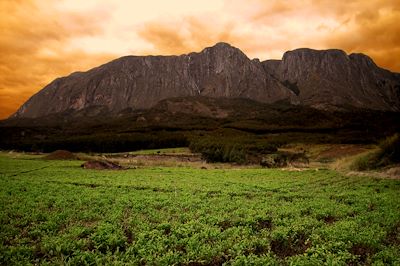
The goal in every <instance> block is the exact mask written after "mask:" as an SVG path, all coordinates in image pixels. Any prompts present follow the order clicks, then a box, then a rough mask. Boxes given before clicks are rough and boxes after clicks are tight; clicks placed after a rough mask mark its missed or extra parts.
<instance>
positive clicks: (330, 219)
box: [322, 215, 337, 224]
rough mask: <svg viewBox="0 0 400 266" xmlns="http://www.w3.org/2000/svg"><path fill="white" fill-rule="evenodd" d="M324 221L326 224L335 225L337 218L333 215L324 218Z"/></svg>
mask: <svg viewBox="0 0 400 266" xmlns="http://www.w3.org/2000/svg"><path fill="white" fill-rule="evenodd" d="M322 220H323V221H324V223H326V224H333V223H334V222H336V221H337V218H336V217H334V216H332V215H328V216H325V217H323V218H322Z"/></svg>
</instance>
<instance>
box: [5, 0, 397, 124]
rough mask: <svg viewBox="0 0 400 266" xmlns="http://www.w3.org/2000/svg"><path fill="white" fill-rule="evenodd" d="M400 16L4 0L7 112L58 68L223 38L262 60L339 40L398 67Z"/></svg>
mask: <svg viewBox="0 0 400 266" xmlns="http://www.w3.org/2000/svg"><path fill="white" fill-rule="evenodd" d="M399 21H400V1H398V0H369V1H364V0H356V1H351V0H347V1H342V0H338V1H330V0H293V1H289V0H287V1H278V0H276V1H273V0H269V1H267V0H193V1H189V0H168V1H166V0H146V1H143V0H85V1H82V0H58V1H53V0H1V1H0V119H2V118H6V117H8V116H9V115H10V114H12V113H13V112H15V111H16V109H17V108H18V107H19V106H20V105H21V104H22V103H24V102H25V101H26V100H27V99H28V98H29V97H30V96H31V95H32V94H34V93H35V92H37V91H38V90H40V89H41V88H42V87H43V86H45V85H46V84H48V83H49V82H51V81H52V80H53V79H55V78H57V77H59V76H65V75H68V74H69V73H71V72H74V71H78V70H88V69H90V68H92V67H95V66H97V65H99V64H102V63H105V62H107V61H109V60H111V59H114V58H116V57H119V56H123V55H129V54H135V55H146V54H163V55H166V54H181V53H187V52H191V51H200V50H201V49H202V48H204V47H206V46H211V45H213V44H215V43H216V42H219V41H225V42H229V43H231V44H232V45H234V46H236V47H238V48H240V49H241V50H242V51H244V52H245V53H246V54H247V55H248V56H249V57H250V58H254V57H257V58H260V59H261V60H264V59H269V58H275V59H279V58H281V56H282V54H283V53H284V52H285V51H287V50H291V49H295V48H300V47H310V48H315V49H326V48H339V49H343V50H345V51H346V52H347V53H351V52H362V53H365V54H368V55H369V56H371V57H372V58H373V59H374V60H375V62H376V63H377V64H378V65H380V66H382V67H385V68H388V69H390V70H392V71H397V72H400V60H399V59H400V23H399Z"/></svg>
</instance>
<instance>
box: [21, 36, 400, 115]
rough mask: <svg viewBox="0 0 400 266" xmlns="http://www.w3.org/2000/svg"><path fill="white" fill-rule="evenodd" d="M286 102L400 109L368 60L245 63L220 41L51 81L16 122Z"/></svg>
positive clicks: (339, 57) (394, 82) (319, 55)
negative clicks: (86, 112) (208, 100)
mask: <svg viewBox="0 0 400 266" xmlns="http://www.w3.org/2000/svg"><path fill="white" fill-rule="evenodd" d="M199 95H200V96H208V97H214V98H221V97H225V98H246V99H253V100H256V101H260V102H264V103H273V102H276V101H280V100H288V101H290V102H292V103H295V104H301V105H308V106H314V107H319V106H329V105H332V106H335V105H338V106H339V105H349V106H355V107H358V108H367V109H368V108H369V109H377V110H400V80H399V78H398V74H396V73H391V72H390V71H384V70H382V69H381V68H378V67H376V65H375V64H374V63H373V61H372V60H371V59H370V58H369V57H368V56H366V55H362V54H351V55H350V56H348V55H347V54H346V53H345V52H344V51H342V50H338V49H329V50H313V49H309V48H300V49H296V50H293V51H288V52H286V53H285V54H284V56H283V58H282V60H267V61H264V62H259V61H257V60H250V59H249V58H248V57H247V56H246V55H245V54H244V53H243V52H242V51H241V50H239V49H238V48H236V47H234V46H232V45H230V44H229V43H226V42H219V43H216V44H215V45H214V46H211V47H207V48H205V49H204V50H202V51H201V52H199V53H190V54H184V55H181V56H129V57H123V58H120V59H117V60H114V61H111V62H109V63H107V64H104V65H102V66H99V67H97V68H94V69H92V70H89V71H87V72H80V73H75V74H71V75H70V76H68V77H65V78H61V79H56V80H55V81H53V82H52V83H50V84H49V85H47V86H46V87H45V88H43V89H42V90H41V91H40V92H39V93H37V94H36V95H34V96H32V97H31V98H30V99H29V100H28V101H27V102H26V103H24V104H23V105H22V106H21V107H20V109H19V110H18V111H17V113H16V114H15V115H14V116H15V117H42V116H45V115H48V114H53V113H61V112H65V111H79V110H82V109H85V108H88V107H91V106H103V107H105V108H106V109H108V110H109V111H110V112H119V111H120V110H122V109H126V108H132V109H148V108H151V107H152V106H154V105H155V104H157V102H159V101H160V100H163V99H168V98H173V97H186V96H199Z"/></svg>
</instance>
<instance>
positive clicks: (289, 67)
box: [262, 49, 400, 111]
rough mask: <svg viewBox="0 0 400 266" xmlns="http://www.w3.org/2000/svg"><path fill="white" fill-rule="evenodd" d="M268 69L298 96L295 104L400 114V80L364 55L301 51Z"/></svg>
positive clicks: (267, 64) (267, 63) (268, 63)
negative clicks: (385, 111)
mask: <svg viewBox="0 0 400 266" xmlns="http://www.w3.org/2000/svg"><path fill="white" fill-rule="evenodd" d="M262 64H263V66H264V69H265V71H266V72H267V73H270V74H271V75H272V76H273V77H274V78H276V80H277V81H278V82H280V83H281V84H283V85H285V86H286V87H287V88H288V89H290V90H292V91H293V92H294V93H295V96H292V97H291V102H292V103H297V104H302V105H309V106H312V107H316V108H320V109H329V108H332V107H334V106H354V107H359V108H367V109H376V110H391V111H399V110H400V109H399V108H400V76H399V74H396V73H392V72H390V71H387V70H385V69H382V68H379V67H378V66H376V65H375V63H374V62H373V61H372V59H371V58H369V57H368V56H366V55H363V54H350V55H347V54H346V53H344V52H343V51H341V50H333V49H332V50H324V51H316V50H311V49H297V50H294V51H289V52H286V53H285V54H284V56H283V58H282V60H267V61H264V62H262Z"/></svg>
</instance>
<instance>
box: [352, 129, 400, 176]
mask: <svg viewBox="0 0 400 266" xmlns="http://www.w3.org/2000/svg"><path fill="white" fill-rule="evenodd" d="M399 162H400V135H399V134H395V135H393V136H391V137H388V138H386V139H385V140H383V141H381V142H380V143H379V150H378V151H377V152H374V153H369V154H367V155H364V156H362V157H359V158H357V159H356V160H355V161H354V162H353V164H352V165H351V166H350V168H351V169H352V170H358V171H365V170H370V169H376V168H379V167H384V166H387V165H390V164H395V163H399Z"/></svg>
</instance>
